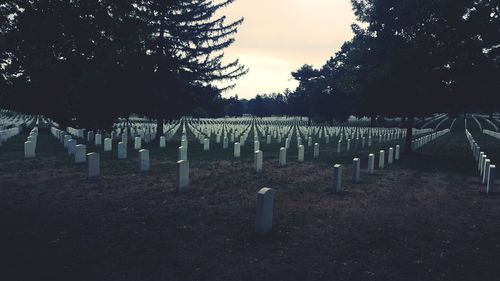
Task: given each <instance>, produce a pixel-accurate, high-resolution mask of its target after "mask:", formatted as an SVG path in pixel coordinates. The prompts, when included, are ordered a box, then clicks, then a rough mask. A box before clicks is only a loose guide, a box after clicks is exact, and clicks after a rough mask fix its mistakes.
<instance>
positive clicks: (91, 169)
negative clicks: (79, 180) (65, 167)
mask: <svg viewBox="0 0 500 281" xmlns="http://www.w3.org/2000/svg"><path fill="white" fill-rule="evenodd" d="M99 158H100V157H99V153H95V152H91V153H87V164H88V165H87V169H88V177H89V178H96V177H98V176H100V175H101V167H100V159H99Z"/></svg>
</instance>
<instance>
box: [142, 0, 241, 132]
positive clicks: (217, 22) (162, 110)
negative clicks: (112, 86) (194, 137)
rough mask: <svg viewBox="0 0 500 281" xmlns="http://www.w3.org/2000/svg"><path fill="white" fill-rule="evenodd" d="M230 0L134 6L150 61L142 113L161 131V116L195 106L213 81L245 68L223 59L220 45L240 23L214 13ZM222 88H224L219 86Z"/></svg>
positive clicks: (169, 0)
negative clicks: (227, 20) (140, 21)
mask: <svg viewBox="0 0 500 281" xmlns="http://www.w3.org/2000/svg"><path fill="white" fill-rule="evenodd" d="M233 1H234V0H226V1H223V2H217V1H204V0H150V1H148V0H145V1H136V2H135V3H134V7H135V8H136V12H137V14H138V15H139V17H141V18H142V20H143V21H144V24H145V26H146V27H147V30H148V37H147V39H146V41H145V45H146V54H147V56H148V58H149V59H148V61H149V62H150V65H149V66H148V67H149V69H148V71H149V73H148V75H149V77H148V79H150V81H149V87H148V91H147V93H146V96H141V98H142V99H144V100H145V101H146V104H143V108H142V113H144V114H146V115H148V116H150V117H152V118H156V119H157V121H158V133H159V134H162V133H163V132H162V130H163V127H162V126H161V125H162V124H163V121H164V119H170V118H177V117H179V116H181V115H182V114H184V113H186V112H189V110H191V109H193V107H195V106H196V103H197V100H199V98H198V97H197V94H198V93H200V92H204V89H206V88H210V89H213V87H214V86H213V83H212V82H214V81H224V80H234V79H237V78H239V77H240V76H242V75H244V74H245V73H246V71H247V70H246V68H245V67H244V66H242V65H240V64H239V62H238V60H235V61H233V62H230V63H227V64H224V63H223V56H224V53H223V50H224V49H225V48H227V47H228V46H230V45H231V44H232V43H233V42H234V38H233V37H232V36H233V35H234V34H235V33H236V32H237V28H238V26H239V25H241V23H242V22H243V19H239V20H236V21H233V22H230V23H226V18H225V16H216V13H217V12H218V11H219V10H220V9H221V8H223V7H225V6H227V5H229V4H230V3H232V2H233ZM220 90H222V89H220Z"/></svg>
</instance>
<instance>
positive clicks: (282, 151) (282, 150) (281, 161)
mask: <svg viewBox="0 0 500 281" xmlns="http://www.w3.org/2000/svg"><path fill="white" fill-rule="evenodd" d="M279 166H280V167H284V166H286V149H285V148H284V147H282V148H280V157H279Z"/></svg>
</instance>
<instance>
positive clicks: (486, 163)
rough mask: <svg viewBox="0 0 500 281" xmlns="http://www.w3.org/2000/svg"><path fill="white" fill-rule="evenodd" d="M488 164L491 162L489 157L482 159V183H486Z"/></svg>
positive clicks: (488, 170)
mask: <svg viewBox="0 0 500 281" xmlns="http://www.w3.org/2000/svg"><path fill="white" fill-rule="evenodd" d="M490 164H491V160H490V159H486V160H484V168H483V180H482V182H483V184H487V183H488V173H489V172H490Z"/></svg>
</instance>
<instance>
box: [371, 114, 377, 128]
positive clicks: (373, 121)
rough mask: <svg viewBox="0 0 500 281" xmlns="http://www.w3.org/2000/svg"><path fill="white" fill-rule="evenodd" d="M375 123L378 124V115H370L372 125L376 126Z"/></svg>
mask: <svg viewBox="0 0 500 281" xmlns="http://www.w3.org/2000/svg"><path fill="white" fill-rule="evenodd" d="M375 125H377V116H376V115H372V116H370V127H372V128H373V127H375Z"/></svg>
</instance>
